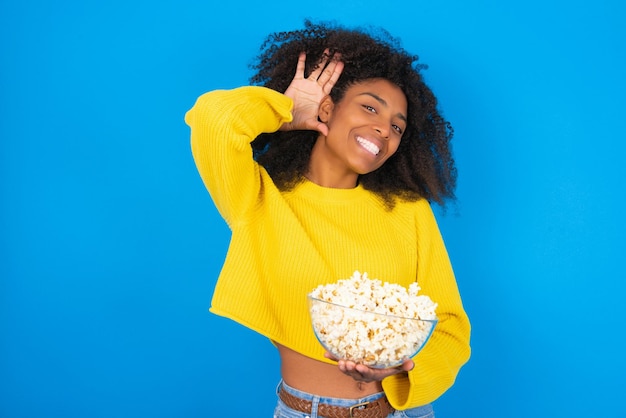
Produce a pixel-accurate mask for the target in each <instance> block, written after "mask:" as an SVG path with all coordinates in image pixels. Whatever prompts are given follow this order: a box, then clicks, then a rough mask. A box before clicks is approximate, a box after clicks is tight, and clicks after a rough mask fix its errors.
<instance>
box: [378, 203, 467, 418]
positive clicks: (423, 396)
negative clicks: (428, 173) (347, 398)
mask: <svg viewBox="0 0 626 418" xmlns="http://www.w3.org/2000/svg"><path fill="white" fill-rule="evenodd" d="M418 204H420V205H422V208H421V210H420V211H419V215H418V219H417V237H418V238H417V239H418V266H417V272H418V273H417V280H418V283H419V285H420V288H421V290H420V293H421V294H424V295H428V296H430V298H431V299H432V300H433V301H434V302H436V303H437V311H436V312H437V317H438V319H439V322H438V323H437V326H436V327H435V330H434V332H433V334H432V336H431V338H430V340H429V341H428V342H427V344H426V346H424V348H423V349H422V351H420V353H419V354H418V355H417V356H416V357H415V358H414V359H413V360H414V362H415V368H414V369H413V370H412V371H410V372H409V373H408V374H407V373H401V374H397V375H393V376H390V377H388V378H386V379H385V380H383V388H384V390H385V393H386V394H387V397H388V398H389V401H390V403H391V404H392V405H393V406H394V407H395V408H397V409H400V410H403V409H408V408H413V407H416V406H421V405H425V404H428V403H431V402H433V401H434V400H435V399H437V398H438V397H440V396H441V395H442V394H443V393H444V392H445V391H446V390H448V389H449V388H450V387H451V386H452V385H453V384H454V381H455V379H456V376H457V374H458V372H459V370H460V368H461V366H463V364H465V363H466V362H467V361H468V360H469V357H470V344H469V341H470V323H469V319H468V317H467V314H466V313H465V311H464V309H463V304H462V302H461V297H460V295H459V290H458V287H457V283H456V280H455V277H454V273H453V270H452V266H451V264H450V260H449V258H448V253H447V250H446V248H445V245H444V242H443V239H442V237H441V233H440V231H439V228H438V226H437V223H436V220H435V217H434V215H433V213H432V209H431V208H430V205H429V204H428V202H426V201H425V200H422V201H420V202H418Z"/></svg>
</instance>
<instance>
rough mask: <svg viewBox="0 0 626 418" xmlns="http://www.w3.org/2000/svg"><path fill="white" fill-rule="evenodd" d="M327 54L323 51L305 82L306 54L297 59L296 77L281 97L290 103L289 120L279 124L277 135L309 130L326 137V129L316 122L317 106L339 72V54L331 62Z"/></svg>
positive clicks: (323, 124) (341, 64) (322, 124)
mask: <svg viewBox="0 0 626 418" xmlns="http://www.w3.org/2000/svg"><path fill="white" fill-rule="evenodd" d="M328 53H329V51H328V50H326V51H324V56H323V57H322V59H321V61H320V63H319V65H318V67H317V68H316V69H315V70H314V71H313V72H311V74H310V75H309V76H308V77H307V78H304V64H305V62H306V54H305V53H304V52H302V53H301V54H300V56H299V57H298V65H297V66H296V75H295V76H294V78H293V80H292V81H291V84H289V87H287V90H285V96H287V97H289V98H291V100H293V110H292V115H293V120H292V121H291V122H289V123H285V124H283V126H282V127H281V128H280V130H281V131H294V130H313V131H318V132H320V133H321V134H323V135H328V126H326V124H325V123H322V122H320V121H319V120H318V118H317V116H318V112H319V106H320V103H321V102H322V100H324V98H325V97H326V96H328V95H329V94H330V91H331V90H332V88H333V86H334V85H335V83H337V80H338V79H339V76H340V75H341V72H342V71H343V62H342V61H340V60H339V58H340V56H339V54H335V55H334V56H333V57H332V59H331V58H330V57H329V56H328ZM329 61H330V62H329ZM327 64H328V65H327Z"/></svg>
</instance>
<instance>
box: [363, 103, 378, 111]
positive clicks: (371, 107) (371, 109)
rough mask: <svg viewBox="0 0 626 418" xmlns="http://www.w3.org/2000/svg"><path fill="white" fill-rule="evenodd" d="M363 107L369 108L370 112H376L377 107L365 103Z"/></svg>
mask: <svg viewBox="0 0 626 418" xmlns="http://www.w3.org/2000/svg"><path fill="white" fill-rule="evenodd" d="M363 108H364V109H365V110H367V111H368V112H371V113H376V109H375V108H374V107H373V106H370V105H363Z"/></svg>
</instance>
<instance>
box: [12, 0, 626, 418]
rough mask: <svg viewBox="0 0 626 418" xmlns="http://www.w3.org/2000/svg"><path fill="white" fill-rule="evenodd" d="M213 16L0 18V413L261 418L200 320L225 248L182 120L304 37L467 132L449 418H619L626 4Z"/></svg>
mask: <svg viewBox="0 0 626 418" xmlns="http://www.w3.org/2000/svg"><path fill="white" fill-rule="evenodd" d="M211 3H214V2H207V1H173V0H164V1H160V2H148V1H136V0H135V1H133V0H131V1H121V0H111V1H108V2H93V1H92V2H85V1H70V0H60V1H56V2H44V1H37V0H24V1H21V2H8V1H3V2H2V3H1V4H0V47H1V50H0V52H1V55H0V60H1V61H0V112H1V113H0V115H1V119H0V205H1V206H0V277H1V281H0V416H2V417H10V418H17V417H64V418H73V417H189V418H193V417H212V416H218V415H220V414H223V415H224V416H244V414H243V413H240V412H232V410H231V409H230V408H231V407H233V406H234V407H237V406H242V407H244V408H250V407H256V408H259V410H260V411H261V412H260V413H259V414H258V415H259V416H271V411H272V407H273V405H274V401H275V398H274V396H273V390H274V385H275V384H276V381H277V379H278V371H277V366H278V359H277V356H276V354H275V353H274V350H273V348H272V346H271V345H270V344H269V343H268V342H267V341H266V340H265V339H263V338H261V337H259V336H257V335H255V334H254V333H252V332H250V331H247V330H246V329H244V328H243V327H241V326H239V325H237V324H234V323H232V322H230V321H227V320H224V319H221V318H218V317H215V316H213V315H211V314H209V313H208V312H207V309H208V306H209V302H210V298H211V295H212V289H213V285H214V283H215V278H216V275H217V273H218V270H219V267H220V264H221V262H222V260H223V257H224V254H225V251H226V246H227V243H228V237H229V234H228V230H227V228H226V227H225V225H224V224H223V222H222V221H221V219H220V218H219V216H218V215H217V213H216V211H215V209H214V207H213V205H212V203H211V200H210V198H209V196H208V193H207V192H206V191H205V189H204V187H203V185H202V183H201V181H200V178H199V176H198V174H197V172H196V170H195V167H194V165H193V161H192V158H191V154H190V150H189V130H188V128H187V126H186V125H185V124H184V122H183V115H184V112H185V111H186V110H187V109H188V108H189V107H190V106H191V105H192V104H193V102H194V100H195V98H196V97H197V96H198V95H199V94H201V93H202V92H204V91H207V90H211V89H215V88H230V87H235V86H238V85H242V84H245V83H246V82H247V79H248V76H249V75H250V71H249V69H248V67H247V65H248V63H249V62H250V60H251V59H252V58H253V56H254V55H255V54H256V53H257V50H258V46H259V45H260V43H261V41H262V39H263V37H264V36H265V35H266V34H267V33H269V32H273V31H277V30H288V29H293V28H295V27H299V26H300V25H301V23H302V20H303V19H304V18H306V17H310V18H313V19H324V20H328V19H337V20H339V21H340V22H342V23H345V24H347V25H353V24H375V25H380V26H383V27H385V28H387V29H388V30H389V31H391V32H392V33H393V34H395V35H397V36H399V37H400V38H401V39H402V42H403V44H404V46H405V47H406V48H407V49H409V50H410V51H412V52H415V53H417V54H419V55H420V57H421V59H422V60H423V62H425V63H427V64H428V65H429V66H430V68H429V70H428V71H427V72H426V78H427V80H428V82H429V83H430V85H431V86H432V88H433V90H434V91H435V92H436V94H437V95H438V96H439V98H440V102H441V106H442V108H443V110H444V113H445V114H446V116H447V117H448V119H450V120H451V121H452V123H453V124H454V127H455V130H456V135H455V141H456V142H455V154H456V159H457V161H458V166H459V172H460V178H459V188H458V196H459V200H458V204H457V206H456V207H454V208H451V209H450V210H449V211H448V212H447V213H446V214H443V213H438V214H437V215H438V218H439V220H440V225H441V229H442V231H443V233H444V237H445V238H446V241H447V243H448V248H449V252H450V255H451V258H452V261H453V263H454V265H455V269H456V272H457V276H458V282H459V286H460V288H461V291H462V293H463V296H464V301H465V304H466V308H467V311H468V313H469V314H470V316H471V319H472V323H473V341H472V345H473V356H472V359H471V361H470V363H468V364H467V366H466V367H465V368H464V369H463V370H462V372H461V374H460V375H459V378H458V380H457V383H456V385H455V386H454V387H453V388H452V389H451V390H450V391H449V392H448V393H446V394H445V395H444V396H443V397H442V398H440V400H438V401H437V403H436V408H437V411H438V417H461V416H470V417H480V418H489V417H494V418H502V417H511V418H515V417H527V416H534V417H564V416H577V417H587V416H593V417H599V416H602V417H623V416H624V412H623V408H622V403H621V398H622V397H623V395H621V394H622V391H623V388H624V387H626V378H625V376H626V364H625V361H624V356H623V355H622V354H620V353H622V352H623V349H622V340H623V338H622V336H621V334H622V333H623V332H624V330H625V326H624V322H623V320H624V318H625V316H626V315H625V314H626V310H625V308H624V303H623V294H624V292H625V291H626V288H625V285H624V281H625V280H624V279H625V278H626V275H625V274H624V270H623V262H622V260H623V253H624V247H625V246H624V240H623V237H624V236H625V233H626V228H625V222H624V216H623V210H622V208H623V206H622V202H623V198H624V197H625V196H626V194H625V193H624V192H625V190H624V185H623V179H624V178H626V176H625V174H626V173H625V171H626V170H625V168H624V166H625V164H624V154H625V151H626V147H625V145H624V144H625V142H626V135H625V134H624V128H623V121H624V112H625V111H626V83H625V81H624V74H625V73H626V68H625V67H626V66H625V64H626V47H625V41H624V40H625V39H626V31H625V29H624V26H623V22H624V19H625V17H626V14H625V12H624V6H622V4H623V3H621V2H620V1H618V0H614V1H601V0H596V1H593V2H592V1H551V0H542V1H539V0H530V1H525V2H523V3H519V5H518V3H516V2H498V1H491V2H489V1H469V2H468V1H461V0H449V1H439V2H433V1H428V2H426V1H421V0H417V1H413V0H412V1H403V0H399V1H396V2H391V3H384V4H383V3H372V2H365V1H360V0H353V1H347V2H343V3H342V4H339V5H336V4H333V3H334V2H325V1H322V2H317V3H315V4H305V3H302V4H300V5H298V6H297V7H296V8H295V9H294V8H293V7H292V3H293V2H288V1H283V0H279V1H275V2H273V4H272V7H271V8H270V7H267V5H266V4H264V3H263V2H252V1H249V2H236V1H233V2H219V3H220V4H219V5H217V6H213V5H211ZM246 410H247V409H246ZM229 411H231V412H229ZM467 411H471V412H470V413H467V414H466V412H467ZM220 416H221V415H220Z"/></svg>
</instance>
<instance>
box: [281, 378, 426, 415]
mask: <svg viewBox="0 0 626 418" xmlns="http://www.w3.org/2000/svg"><path fill="white" fill-rule="evenodd" d="M281 390H284V391H286V392H287V393H290V394H292V395H294V396H297V397H298V398H301V399H306V400H308V401H311V402H312V403H313V408H312V411H311V413H310V414H305V413H304V412H300V411H296V410H294V409H291V408H289V407H288V406H287V405H285V404H284V403H283V401H281V400H280V399H278V403H277V404H276V409H275V410H274V418H324V417H322V416H320V415H318V414H317V406H318V405H319V404H320V403H323V404H326V405H334V406H342V407H350V406H352V405H354V404H357V403H361V402H368V401H375V400H376V399H378V398H380V397H382V396H384V395H385V394H384V393H383V392H380V393H375V394H373V395H369V396H366V397H364V398H359V399H342V398H327V397H323V396H317V395H313V394H310V393H307V392H302V391H300V390H297V389H294V388H292V387H290V386H288V385H286V384H285V383H284V382H282V381H281V382H280V384H279V385H278V387H277V388H276V394H278V392H280V391H281ZM387 418H435V412H434V411H433V407H432V405H430V404H429V405H424V406H419V407H417V408H411V409H405V410H404V411H395V412H394V413H392V414H391V415H389V416H388V417H387Z"/></svg>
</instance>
